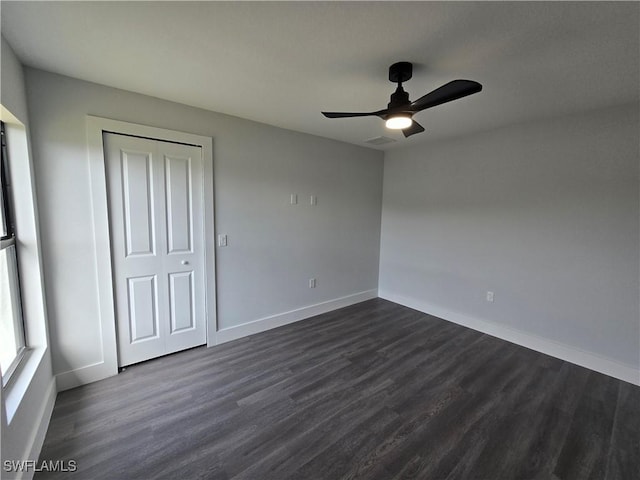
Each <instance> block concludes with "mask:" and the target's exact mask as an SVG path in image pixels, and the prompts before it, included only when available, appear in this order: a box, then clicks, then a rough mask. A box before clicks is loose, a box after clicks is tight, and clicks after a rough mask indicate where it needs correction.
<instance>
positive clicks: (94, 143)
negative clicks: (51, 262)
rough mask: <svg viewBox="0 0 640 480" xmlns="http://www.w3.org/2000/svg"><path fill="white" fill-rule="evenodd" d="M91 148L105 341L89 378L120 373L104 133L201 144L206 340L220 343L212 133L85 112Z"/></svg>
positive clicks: (90, 156)
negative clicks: (207, 135)
mask: <svg viewBox="0 0 640 480" xmlns="http://www.w3.org/2000/svg"><path fill="white" fill-rule="evenodd" d="M86 127H87V154H88V158H89V177H90V183H91V211H92V213H93V242H94V261H95V266H96V272H97V284H98V313H99V317H100V318H99V322H100V334H101V335H100V337H101V342H102V365H97V364H96V365H95V366H96V367H100V368H98V369H97V370H96V371H95V373H96V377H99V378H93V379H91V380H90V381H95V380H99V379H101V378H106V377H108V376H111V375H115V374H117V373H118V353H117V352H118V346H117V342H116V315H115V301H114V300H115V299H114V293H113V271H112V264H111V240H110V239H111V236H110V231H109V205H108V198H107V177H106V165H105V158H104V145H103V139H102V134H103V132H106V133H119V134H124V135H134V136H139V137H147V138H152V139H158V140H166V141H170V142H175V143H187V144H191V145H197V146H200V147H201V148H202V160H203V174H204V178H203V189H202V191H203V196H204V198H203V207H204V242H203V245H204V250H205V251H204V256H205V269H204V270H205V275H204V281H205V315H206V331H207V346H208V347H211V346H213V345H216V344H217V331H218V328H217V314H216V312H217V309H216V275H215V271H216V270H215V241H214V240H215V223H214V203H213V202H214V196H213V139H212V138H211V137H205V136H201V135H194V134H191V133H185V132H178V131H175V130H167V129H164V128H156V127H149V126H146V125H139V124H135V123H129V122H121V121H118V120H111V119H108V118H102V117H95V116H93V115H87V116H86Z"/></svg>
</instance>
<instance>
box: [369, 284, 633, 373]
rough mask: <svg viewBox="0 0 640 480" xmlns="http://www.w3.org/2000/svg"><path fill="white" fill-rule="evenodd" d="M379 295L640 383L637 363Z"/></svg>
mask: <svg viewBox="0 0 640 480" xmlns="http://www.w3.org/2000/svg"><path fill="white" fill-rule="evenodd" d="M379 296H380V298H383V299H385V300H389V301H391V302H394V303H399V304H400V305H404V306H405V307H409V308H413V309H414V310H418V311H420V312H423V313H427V314H429V315H433V316H434V317H438V318H441V319H443V320H447V321H449V322H453V323H457V324H458V325H462V326H465V327H468V328H471V329H473V330H477V331H479V332H482V333H486V334H488V335H491V336H493V337H497V338H501V339H502V340H506V341H508V342H511V343H515V344H517V345H521V346H523V347H527V348H530V349H532V350H535V351H537V352H541V353H544V354H546V355H550V356H552V357H556V358H559V359H561V360H565V361H567V362H569V363H573V364H575V365H580V366H581V367H585V368H588V369H590V370H595V371H596V372H600V373H604V374H605V375H609V376H611V377H615V378H618V379H620V380H624V381H625V382H629V383H632V384H634V385H640V368H638V366H637V365H636V366H634V365H628V364H625V363H622V362H619V361H617V360H612V359H610V358H607V357H604V356H602V355H599V354H597V353H593V352H588V351H586V350H582V349H580V348H577V347H574V346H571V345H567V344H565V343H561V342H558V341H556V340H551V339H548V338H544V337H540V336H538V335H534V334H531V333H527V332H523V331H521V330H518V329H515V328H511V327H506V326H504V325H499V324H497V323H493V322H488V321H486V320H480V319H478V318H473V317H470V316H467V315H463V314H460V313H456V312H452V311H449V310H447V309H443V308H441V307H437V306H434V305H431V304H429V303H427V302H423V301H421V300H416V299H414V298H408V297H403V296H402V295H397V294H395V293H391V292H387V291H382V290H381V291H380V293H379Z"/></svg>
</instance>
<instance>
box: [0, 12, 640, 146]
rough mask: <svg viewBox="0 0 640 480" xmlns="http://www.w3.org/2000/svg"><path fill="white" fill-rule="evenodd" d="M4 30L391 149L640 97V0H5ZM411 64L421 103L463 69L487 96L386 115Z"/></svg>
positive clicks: (245, 109) (67, 69)
mask: <svg viewBox="0 0 640 480" xmlns="http://www.w3.org/2000/svg"><path fill="white" fill-rule="evenodd" d="M1 9H2V10H1V15H2V35H3V36H4V37H5V38H6V39H7V40H8V41H9V43H10V44H11V45H12V46H13V48H14V50H15V51H16V54H17V55H18V56H19V57H20V59H21V60H22V61H23V62H24V63H25V64H26V65H29V66H32V67H37V68H41V69H44V70H49V71H52V72H56V73H61V74H64V75H69V76H72V77H76V78H80V79H83V80H88V81H91V82H97V83H101V84H104V85H109V86H112V87H117V88H123V89H126V90H131V91H134V92H140V93H144V94H147V95H152V96H156V97H160V98H164V99H169V100H173V101H176V102H180V103H184V104H188V105H193V106H197V107H201V108H205V109H208V110H213V111H216V112H222V113H226V114H230V115H235V116H238V117H242V118H247V119H251V120H256V121H259V122H264V123H268V124H271V125H276V126H279V127H284V128H288V129H292V130H297V131H301V132H307V133H311V134H315V135H320V136H324V137H329V138H334V139H338V140H343V141H346V142H351V143H355V144H360V145H362V144H363V141H364V140H366V139H368V138H371V137H376V136H379V135H385V136H389V137H391V138H394V139H397V140H398V141H397V142H396V143H394V144H391V145H386V146H384V147H382V148H394V147H398V146H402V145H408V144H414V143H418V142H424V141H429V140H432V139H437V138H442V137H450V136H455V135H461V134H468V133H471V132H475V131H481V130H487V129H490V128H494V127H497V126H501V125H505V124H511V123H520V122H526V121H529V120H533V119H539V118H545V117H551V116H559V115H565V114H569V113H573V112H577V111H583V110H588V109H592V108H598V107H604V106H607V105H614V104H621V103H626V102H632V101H638V97H639V93H638V92H639V90H640V88H639V83H640V81H639V71H640V63H639V56H640V54H639V50H640V38H639V35H640V34H639V31H640V25H639V15H640V5H639V4H638V3H610V2H605V3H600V2H597V3H596V2H587V3H568V2H542V3H539V2H535V3H529V2H509V3H507V2H496V3H494V2H491V3H483V2H469V3H468V2H405V3H400V2H371V3H370V2H349V3H347V2H277V3H276V2H229V3H226V2H224V3H223V2H193V3H192V2H13V1H6V0H3V1H2V2H1ZM397 61H411V62H413V63H414V76H413V79H412V80H410V81H409V82H407V83H406V84H405V89H406V90H407V91H408V92H409V93H410V95H411V99H416V98H418V97H420V96H422V95H423V94H425V93H427V92H428V91H431V90H433V89H434V88H436V87H438V86H440V85H442V84H444V83H446V82H448V81H450V80H453V79H456V78H464V79H471V80H476V81H478V82H480V83H482V84H483V85H484V90H483V91H482V92H481V93H479V94H476V95H473V96H470V97H467V98H464V99H461V100H458V101H455V102H452V103H449V104H445V105H441V106H438V107H435V108H433V109H431V110H426V111H424V112H422V113H420V114H418V115H417V116H416V119H417V120H418V121H419V122H420V123H422V124H423V125H424V126H425V128H426V129H427V131H426V132H425V133H423V134H420V135H415V136H413V137H411V138H410V139H404V138H403V137H402V134H401V133H400V132H393V131H389V130H386V129H385V127H384V125H383V122H382V121H381V120H380V119H378V118H375V117H373V118H355V119H332V120H330V119H326V118H324V117H323V116H322V115H321V114H320V111H321V110H333V111H336V110H346V111H371V110H378V109H380V108H384V107H386V104H387V102H388V101H389V95H390V94H391V93H392V92H393V90H394V84H392V83H390V82H389V81H388V79H387V74H388V72H387V70H388V67H389V65H391V64H392V63H394V62H397Z"/></svg>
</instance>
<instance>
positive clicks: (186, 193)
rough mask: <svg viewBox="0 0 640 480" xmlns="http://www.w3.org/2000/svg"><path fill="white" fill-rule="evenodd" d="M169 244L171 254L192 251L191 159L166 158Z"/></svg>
mask: <svg viewBox="0 0 640 480" xmlns="http://www.w3.org/2000/svg"><path fill="white" fill-rule="evenodd" d="M165 166H166V168H165V175H166V185H167V188H166V196H167V201H166V203H167V244H168V246H169V253H185V252H189V253H190V252H191V251H192V243H191V237H192V235H193V232H192V226H191V205H192V203H193V199H192V196H193V192H192V188H191V159H190V158H176V157H170V156H165Z"/></svg>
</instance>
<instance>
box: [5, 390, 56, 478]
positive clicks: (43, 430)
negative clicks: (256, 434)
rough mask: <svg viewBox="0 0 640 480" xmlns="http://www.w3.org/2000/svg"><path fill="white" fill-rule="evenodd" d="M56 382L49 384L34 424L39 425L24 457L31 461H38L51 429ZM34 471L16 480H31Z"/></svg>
mask: <svg viewBox="0 0 640 480" xmlns="http://www.w3.org/2000/svg"><path fill="white" fill-rule="evenodd" d="M56 393H57V391H56V382H55V379H53V378H52V379H51V381H50V382H49V386H48V387H47V392H46V393H45V398H44V399H43V400H44V401H43V402H42V407H41V409H40V412H38V416H37V418H36V419H35V421H34V422H33V424H34V425H37V427H36V428H35V430H34V431H33V434H32V436H31V439H30V442H29V447H27V451H26V452H25V453H26V455H25V456H23V458H25V459H29V460H34V461H35V460H38V457H39V456H40V451H41V450H42V445H43V444H44V438H45V436H46V435H47V430H48V429H49V421H50V420H51V414H52V413H53V406H54V405H55V403H56ZM34 473H35V472H34V471H33V469H28V470H26V471H24V472H22V473H21V474H18V476H16V477H15V478H16V479H19V480H31V479H32V478H33V475H34Z"/></svg>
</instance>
